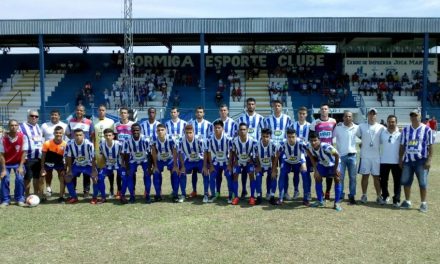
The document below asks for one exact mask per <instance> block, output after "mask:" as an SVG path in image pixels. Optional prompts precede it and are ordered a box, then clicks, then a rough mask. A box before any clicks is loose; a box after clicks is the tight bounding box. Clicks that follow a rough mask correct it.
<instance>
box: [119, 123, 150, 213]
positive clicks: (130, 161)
mask: <svg viewBox="0 0 440 264" xmlns="http://www.w3.org/2000/svg"><path fill="white" fill-rule="evenodd" d="M149 152H150V143H149V142H148V141H147V139H146V138H144V137H141V126H140V125H139V124H138V123H134V124H133V125H131V137H130V138H128V139H127V140H125V141H124V148H123V153H124V164H125V169H126V170H127V173H126V176H125V177H124V176H122V187H121V203H123V204H125V203H127V200H126V199H125V192H126V191H127V188H128V191H129V192H130V200H129V202H130V203H134V202H135V196H134V195H135V193H134V179H135V174H136V171H137V168H138V166H139V165H140V166H141V167H142V171H143V172H144V177H143V178H144V186H145V194H146V196H145V202H146V203H147V204H149V203H151V198H150V190H151V175H150V173H149V171H148V158H147V157H148V153H149Z"/></svg>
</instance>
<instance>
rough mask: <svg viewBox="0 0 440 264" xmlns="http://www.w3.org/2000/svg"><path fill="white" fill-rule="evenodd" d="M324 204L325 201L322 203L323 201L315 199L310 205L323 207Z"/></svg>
mask: <svg viewBox="0 0 440 264" xmlns="http://www.w3.org/2000/svg"><path fill="white" fill-rule="evenodd" d="M324 206H325V203H324V201H322V202H321V201H316V202H314V203H312V204H311V205H310V207H324Z"/></svg>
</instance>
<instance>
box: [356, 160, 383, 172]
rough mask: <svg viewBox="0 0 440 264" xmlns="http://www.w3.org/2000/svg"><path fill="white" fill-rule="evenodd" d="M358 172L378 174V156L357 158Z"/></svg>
mask: <svg viewBox="0 0 440 264" xmlns="http://www.w3.org/2000/svg"><path fill="white" fill-rule="evenodd" d="M358 173H359V174H371V175H373V176H379V175H380V158H361V159H360V160H359V170H358Z"/></svg>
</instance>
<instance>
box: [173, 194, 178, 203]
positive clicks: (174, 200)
mask: <svg viewBox="0 0 440 264" xmlns="http://www.w3.org/2000/svg"><path fill="white" fill-rule="evenodd" d="M171 200H172V201H173V203H177V202H179V197H178V196H176V195H173V197H172V198H171Z"/></svg>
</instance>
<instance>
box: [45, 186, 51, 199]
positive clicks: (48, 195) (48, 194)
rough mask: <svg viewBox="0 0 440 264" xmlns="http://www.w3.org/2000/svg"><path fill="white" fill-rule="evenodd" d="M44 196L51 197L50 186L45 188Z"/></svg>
mask: <svg viewBox="0 0 440 264" xmlns="http://www.w3.org/2000/svg"><path fill="white" fill-rule="evenodd" d="M46 196H47V197H51V196H52V188H50V186H47V187H46Z"/></svg>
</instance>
